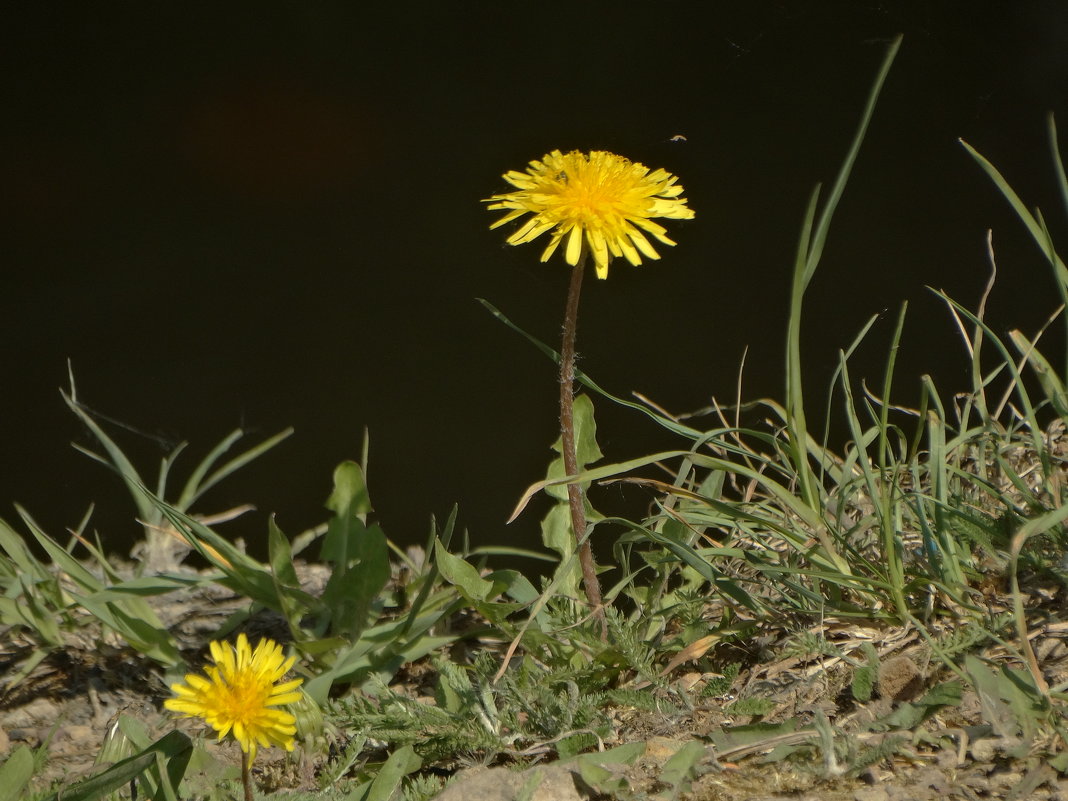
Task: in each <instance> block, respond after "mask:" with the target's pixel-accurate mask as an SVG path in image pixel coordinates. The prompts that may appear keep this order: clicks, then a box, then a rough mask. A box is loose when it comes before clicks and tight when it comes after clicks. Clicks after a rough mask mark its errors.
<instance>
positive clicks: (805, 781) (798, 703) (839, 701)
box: [0, 587, 1068, 801]
mask: <svg viewBox="0 0 1068 801" xmlns="http://www.w3.org/2000/svg"><path fill="white" fill-rule="evenodd" d="M224 596H225V591H224V590H222V589H220V588H218V587H215V588H204V589H201V590H198V591H197V592H196V593H183V594H181V595H180V596H175V597H173V598H172V599H171V600H170V601H169V602H167V605H166V606H164V607H162V608H161V616H162V617H163V619H164V620H166V621H167V622H168V625H173V626H174V631H175V632H176V634H177V635H178V636H179V639H180V641H183V642H185V643H186V644H187V645H188V646H189V647H190V648H191V649H194V648H197V647H202V645H197V643H200V644H202V643H203V642H204V640H205V635H204V632H206V631H217V630H218V625H219V623H220V622H221V620H222V619H223V618H224V617H225V616H226V615H227V614H228V612H229V611H230V609H231V608H232V604H234V603H237V601H238V599H234V598H227V597H224ZM1049 600H1050V603H1057V604H1062V605H1063V601H1064V599H1063V597H1061V596H1060V595H1056V596H1055V597H1051V598H1050V599H1049ZM844 631H845V630H844V629H843V632H844ZM4 636H7V635H4ZM78 636H79V635H76V636H75V637H74V638H72V641H71V643H70V647H69V648H68V649H67V650H66V651H64V652H62V653H54V654H52V655H51V656H49V657H48V658H47V659H46V660H45V661H43V662H42V663H41V664H40V665H38V666H37V667H36V668H35V669H34V670H33V671H32V673H31V674H30V675H29V676H28V677H27V678H25V679H24V680H22V681H20V682H19V683H18V684H16V685H14V686H9V687H8V688H7V690H6V692H5V694H4V695H3V697H2V698H0V758H2V757H3V756H4V755H6V754H8V753H10V751H11V750H12V749H13V748H15V747H17V746H18V745H20V744H26V745H29V746H31V747H33V748H41V747H43V748H44V749H45V750H46V751H47V760H46V762H45V768H44V772H43V774H41V775H42V776H43V777H45V778H47V779H50V780H57V781H62V782H64V783H73V782H75V781H77V780H78V779H80V778H83V777H85V776H88V775H89V774H91V773H92V772H93V771H94V770H95V769H96V768H97V765H96V764H95V763H96V760H97V757H98V754H99V753H100V750H101V745H102V743H103V742H104V740H105V738H106V737H107V735H108V732H109V730H110V729H111V728H112V727H113V726H114V724H115V721H116V719H117V718H118V716H119V715H120V714H126V715H130V716H133V717H135V718H137V719H138V720H140V721H141V722H142V723H143V724H144V726H145V728H146V730H147V731H148V732H149V733H150V735H151V736H153V737H158V736H160V735H161V734H162V733H165V732H166V731H168V730H169V729H171V728H173V727H174V726H175V725H178V726H180V727H181V728H183V729H185V730H187V731H189V732H190V733H194V732H198V731H199V732H202V728H198V725H197V724H198V722H197V721H179V722H177V723H176V722H175V721H174V720H172V719H171V717H170V716H169V715H167V714H166V713H165V712H164V711H163V710H162V701H163V699H164V698H166V697H167V696H168V690H167V688H166V686H165V685H164V683H163V680H162V678H161V677H160V675H159V674H158V672H157V671H156V670H155V669H153V668H152V667H151V666H149V665H147V664H146V663H145V661H144V660H143V659H141V658H140V657H139V656H138V655H137V654H136V653H135V652H133V651H132V650H130V649H128V648H124V647H122V646H120V645H119V644H117V643H116V644H114V645H113V646H108V645H106V644H104V645H101V640H100V638H98V637H96V636H91V634H90V633H89V632H88V631H87V632H86V633H84V634H83V635H80V636H84V641H81V642H79V641H78ZM845 636H846V635H845V634H844V633H843V634H842V638H843V640H842V641H843V642H844V637H845ZM848 636H849V637H852V638H858V637H861V638H865V637H866V638H868V639H869V640H871V641H874V642H875V643H876V645H877V647H878V649H879V652H880V655H881V656H882V665H883V669H882V671H881V673H880V677H879V684H878V687H877V688H876V691H875V692H874V693H873V697H872V700H870V701H869V702H868V703H865V704H860V703H857V702H855V701H854V700H853V699H851V698H849V693H848V692H847V690H846V683H847V675H846V674H845V673H842V672H840V671H837V670H836V668H838V667H840V660H838V662H836V660H835V659H833V658H828V657H826V656H822V657H819V656H816V657H813V656H809V657H805V656H796V655H795V656H791V657H782V658H779V659H775V660H771V661H767V662H764V663H760V664H753V665H750V666H747V667H746V668H745V669H744V670H743V671H742V672H741V673H740V674H739V675H738V677H737V679H736V681H735V686H734V692H735V693H737V692H744V693H747V694H753V693H756V692H759V694H760V695H762V697H766V698H770V699H772V700H773V701H774V702H775V709H774V710H773V711H771V712H770V713H768V714H767V715H765V716H763V720H764V721H766V722H769V723H774V722H775V721H781V720H786V719H788V718H796V719H798V720H801V721H811V720H814V719H815V718H817V717H818V716H825V717H826V719H827V720H829V721H830V722H831V723H832V724H833V727H834V732H835V737H836V738H845V739H846V740H847V741H852V743H853V744H854V745H855V746H856V747H857V748H862V747H871V746H875V745H878V742H879V738H881V737H885V736H887V735H885V734H882V733H873V732H870V731H867V730H866V728H865V726H864V725H863V723H864V722H865V721H867V720H872V719H876V718H881V717H885V716H887V715H888V714H890V713H891V712H892V711H893V710H894V709H895V708H896V707H898V706H900V705H902V704H907V703H909V702H910V701H912V700H914V699H916V698H917V697H918V696H920V695H921V694H922V693H924V692H925V691H926V690H927V689H928V688H930V687H931V686H933V685H934V684H935V683H936V682H937V681H941V680H944V679H945V678H947V677H946V676H945V675H944V674H943V673H942V671H941V670H940V669H939V668H938V667H937V665H936V663H935V662H934V661H933V660H931V659H930V658H929V657H928V656H925V650H924V647H923V643H922V641H921V639H920V638H919V637H917V636H916V635H915V633H913V634H911V635H909V634H907V633H903V632H898V633H895V634H893V635H892V636H888V635H886V634H885V633H883V634H880V633H878V632H875V631H874V630H873V631H865V630H863V629H860V628H858V627H856V626H851V627H849V629H848ZM1064 637H1065V632H1064V631H1063V628H1062V627H1060V626H1059V625H1058V624H1053V623H1051V624H1049V625H1047V626H1046V627H1044V628H1043V629H1042V630H1041V631H1036V634H1035V641H1034V644H1035V646H1036V649H1037V650H1038V651H1039V653H1040V658H1041V659H1042V660H1043V667H1044V669H1046V670H1047V671H1048V673H1049V675H1050V676H1051V677H1053V676H1056V675H1061V676H1063V674H1064V672H1065V670H1064V669H1065V665H1066V664H1068V648H1065V644H1064ZM0 642H2V641H0ZM105 643H106V640H105ZM27 648H28V645H26V644H25V643H21V642H20V641H19V640H18V639H17V638H15V639H11V640H10V641H8V642H6V643H2V644H0V650H2V656H0V663H2V664H3V665H4V667H3V668H2V669H3V670H6V671H8V672H10V671H11V670H12V669H14V666H15V665H17V664H18V662H19V661H20V660H21V659H22V658H24V657H25V656H26V654H27ZM689 667H692V666H688V665H684V664H680V665H679V666H678V667H677V669H676V670H675V672H674V673H673V681H675V682H677V686H679V687H685V688H689V689H695V688H698V687H699V686H700V683H701V682H702V681H705V680H706V679H707V676H708V674H701V673H698V672H693V671H689V672H688V668H689ZM693 697H695V698H697V697H700V696H699V695H696V694H695V695H694V696H693ZM729 700H730V699H729V697H728V698H706V699H705V700H702V701H700V702H699V703H695V704H694V705H693V707H692V708H690V709H686V710H685V711H684V712H682V713H678V712H676V713H674V714H672V715H670V716H668V715H664V714H661V713H654V712H643V711H639V710H633V709H619V710H616V719H617V720H618V730H617V732H616V735H615V742H611V743H606V745H607V746H615V745H620V744H623V743H627V742H643V743H645V744H646V745H645V750H644V753H643V754H642V755H641V756H640V757H639V758H638V759H636V760H633V761H632V762H631V763H629V764H620V765H606V766H605V769H606V770H607V771H608V772H609V773H610V774H613V775H614V776H615V778H622V779H625V784H626V786H629V787H630V790H629V794H622V795H618V796H613V795H609V794H606V793H605V792H604V791H603V786H604V785H600V784H599V785H597V786H592V787H591V785H590V784H589V782H588V781H587V778H588V777H586V778H584V772H583V770H582V769H581V767H580V766H579V765H578V764H577V763H574V762H572V763H567V764H558V763H557V764H554V763H545V764H539V765H534V766H533V767H527V768H526V769H525V770H524V771H516V770H515V769H514V767H506V766H473V767H472V766H469V767H464V768H460V769H458V770H457V771H456V773H455V776H454V777H453V781H452V783H451V784H450V785H449V786H448V787H447V788H446V789H445V790H444V791H443V792H442V794H441V795H440V798H441V799H442V800H443V801H513V799H516V800H518V799H520V798H524V799H528V801H609V799H613V798H616V797H618V798H635V799H640V798H653V797H662V798H666V799H670V798H672V797H673V796H672V793H671V788H668V787H665V786H664V784H663V783H662V782H661V777H662V773H663V770H664V766H665V764H666V763H667V761H668V760H669V759H670V758H671V757H672V756H673V755H674V754H675V753H677V752H678V751H679V749H680V748H682V747H683V746H685V745H686V744H687V743H690V742H694V741H697V742H700V743H702V744H704V745H705V746H706V750H705V756H704V758H703V760H702V762H701V763H700V765H699V770H698V771H697V772H698V773H699V774H700V775H699V776H697V777H696V778H694V779H693V781H692V785H691V786H690V787H689V789H688V790H687V791H686V792H684V793H681V794H679V795H678V796H677V797H678V798H681V799H691V800H692V801H741V800H742V799H748V800H749V801H772V800H773V799H775V800H776V801H786V800H787V799H790V800H791V801H807V800H809V799H811V800H812V801H816V800H817V799H818V801H838V800H839V799H843V800H845V799H848V800H849V801H893V800H895V799H908V800H909V801H923V799H935V798H942V799H949V800H951V801H956V799H961V800H962V801H965V800H966V801H975V799H1038V800H1039V801H1042V800H1043V799H1051V800H1052V799H1065V801H1068V780H1066V779H1064V778H1062V777H1061V776H1060V775H1059V774H1058V773H1057V771H1055V770H1054V769H1053V768H1052V767H1050V766H1049V765H1048V764H1047V762H1046V761H1045V760H1044V759H1043V758H1042V757H1041V756H1040V754H1041V753H1042V751H1043V748H1044V747H1045V746H1048V745H1049V743H1042V742H1036V743H1035V746H1034V748H1032V749H1031V754H1033V755H1028V754H1023V755H1021V754H1020V753H1019V749H1018V748H1017V747H1016V746H1018V745H1019V744H1018V743H1013V742H1009V739H1011V738H1009V737H1007V736H1006V734H1005V733H1004V732H1000V733H999V732H998V731H996V730H994V729H992V728H991V726H990V725H989V720H988V718H989V710H986V711H985V712H984V708H983V699H982V698H980V697H978V696H977V695H976V694H975V693H974V692H971V691H968V690H965V692H964V694H963V696H962V698H961V701H960V703H959V704H958V705H955V706H952V707H946V708H944V709H943V710H941V711H940V712H939V713H938V714H935V715H934V716H932V717H931V718H929V719H928V720H927V721H926V722H925V723H924V724H923V725H922V726H917V727H915V728H914V729H913V730H909V731H904V732H903V734H904V735H905V736H906V737H908V738H910V742H909V743H908V744H907V745H906V746H905V747H903V748H901V749H899V750H898V751H897V753H896V754H894V755H893V756H892V757H889V758H887V759H882V760H879V761H876V762H875V763H874V764H872V765H870V766H869V767H867V768H865V769H863V770H860V771H856V770H853V771H848V770H847V766H845V765H841V764H837V763H836V761H835V760H834V759H833V758H832V759H830V760H828V759H827V758H823V759H822V760H821V759H819V758H815V759H814V758H812V756H811V755H810V756H809V758H807V759H796V758H795V759H789V758H784V759H779V760H777V761H769V755H771V756H772V757H774V754H775V751H774V749H775V748H776V747H781V746H784V745H790V744H797V743H799V742H802V741H811V740H812V734H811V733H810V732H808V733H794V734H792V735H791V734H782V733H769V735H768V737H767V738H766V739H765V740H764V741H759V740H758V741H755V742H748V743H741V744H737V745H733V746H732V745H730V744H725V741H723V740H722V738H719V735H718V732H721V731H722V730H723V729H724V727H725V726H729V725H733V724H738V723H747V722H752V720H754V719H753V718H745V717H743V718H741V719H739V718H737V717H734V718H732V717H731V716H730V715H729V714H727V713H726V712H725V709H726V707H727V705H728V704H729ZM769 732H771V729H769ZM336 734H337V736H338V737H339V738H341V739H344V738H345V736H346V733H345V732H338V733H336ZM898 734H902V732H898ZM717 738H719V739H717ZM840 741H841V740H839V742H840ZM1010 752H1014V755H1013V756H1010ZM218 753H220V754H222V755H223V757H222V758H228V759H229V760H231V761H233V762H234V764H236V758H237V757H236V752H235V750H234V748H233V746H232V745H231V744H223V745H222V746H220V747H219V749H218ZM812 753H814V754H818V753H819V751H818V749H814V750H813V752H812ZM824 753H826V752H824ZM320 764H322V757H321V756H318V755H304V756H303V757H300V756H297V757H289V758H288V761H287V758H286V757H285V755H284V754H281V753H279V752H278V751H277V749H270V750H268V751H266V752H264V753H263V756H262V757H261V758H259V759H257V763H256V766H255V769H256V771H257V778H258V781H259V783H260V788H261V793H263V794H264V795H275V794H277V795H278V796H279V797H284V796H285V794H286V793H288V792H290V791H291V790H299V789H303V790H314V789H315V788H316V787H317V783H316V771H317V768H318V767H319V765H320ZM535 787H537V788H538V789H533V788H535ZM531 792H533V795H530V793H531ZM659 794H662V795H659Z"/></svg>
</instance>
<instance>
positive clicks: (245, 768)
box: [241, 751, 253, 801]
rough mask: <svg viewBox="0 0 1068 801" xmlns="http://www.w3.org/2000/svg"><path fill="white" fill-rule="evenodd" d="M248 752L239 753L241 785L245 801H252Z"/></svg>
mask: <svg viewBox="0 0 1068 801" xmlns="http://www.w3.org/2000/svg"><path fill="white" fill-rule="evenodd" d="M250 761H251V760H250V759H249V758H248V752H247V751H242V752H241V783H242V784H243V785H245V801H253V799H252V777H251V776H250V775H249V768H250V765H249V762H250Z"/></svg>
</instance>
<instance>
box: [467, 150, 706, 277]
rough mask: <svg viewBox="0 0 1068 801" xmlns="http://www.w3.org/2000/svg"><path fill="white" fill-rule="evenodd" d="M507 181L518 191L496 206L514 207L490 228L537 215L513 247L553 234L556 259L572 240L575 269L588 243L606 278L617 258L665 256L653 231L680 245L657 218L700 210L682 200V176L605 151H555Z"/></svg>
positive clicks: (569, 255)
mask: <svg viewBox="0 0 1068 801" xmlns="http://www.w3.org/2000/svg"><path fill="white" fill-rule="evenodd" d="M504 180H506V181H507V182H508V183H510V184H511V185H512V186H514V187H515V188H516V190H517V191H515V192H508V193H507V194H502V195H494V196H493V197H491V198H487V199H486V201H485V202H487V203H492V205H490V206H487V208H488V209H490V210H497V209H501V210H506V211H507V212H508V213H507V214H505V215H504V216H503V217H502V218H501V219H499V220H497V222H495V223H494V224H493V225H491V226H490V228H497V227H498V226H501V225H504V224H505V223H508V222H511V221H512V220H515V219H518V218H519V217H522V216H523V215H524V214H532V215H533V216H532V217H531V218H530V219H528V220H526V222H524V223H523V225H521V226H520V227H519V229H518V230H517V231H516V232H515V233H513V234H512V235H511V236H510V237H508V244H509V245H521V244H523V243H525V242H532V241H533V240H535V239H537V238H538V237H539V236H541V235H542V234H544V233H545V232H546V231H552V239H551V240H550V241H549V245H548V247H546V248H545V251H544V252H543V253H542V254H541V260H542V261H548V259H549V257H550V256H552V254H553V253H554V252H555V251H556V248H557V247H558V246H559V245H560V242H561V241H563V240H564V239H565V238H566V240H567V243H566V245H565V248H564V258H565V260H566V261H567V263H568V264H570V265H572V266H575V265H577V264H578V262H579V256H580V254H581V252H582V247H583V241H584V240H585V243H586V246H587V247H588V248H589V252H590V253H591V254H592V255H593V261H594V265H595V266H596V268H597V277H598V278H607V277H608V262H609V261H610V260H611V259H612V258H613V257H618V256H625V257H626V259H627V261H629V262H630V263H631V264H635V265H637V264H641V257H642V256H645V257H647V258H650V259H659V258H660V256H659V254H658V253H657V252H656V251H655V250H653V246H652V245H651V244H650V242H649V240H648V239H647V238H646V236H645V234H646V233H648V234H652V235H653V237H655V238H656V239H657V240H658V241H660V242H663V243H664V244H665V245H674V244H675V243H674V242H673V241H672V240H670V239H668V237H667V229H665V228H664V227H663V226H662V225H659V224H657V223H655V222H653V221H652V219H651V218H653V217H667V218H670V219H675V220H689V219H692V218H693V210H692V209H690V208H688V207H687V206H686V198H684V197H681V195H682V191H683V190H682V186H681V185H680V184H679V183H678V178H676V177H675V176H674V175H672V174H671V173H669V172H667V171H666V170H654V171H650V170H649V168H648V167H646V166H645V165H643V164H638V163H637V162H633V161H630V160H629V159H625V158H623V157H622V156H617V155H616V154H615V153H609V152H607V151H604V150H594V151H591V152H590V153H589V154H588V155H587V154H586V153H580V152H579V151H577V150H573V151H571V152H570V153H567V154H563V153H561V152H560V151H559V150H554V151H553V152H552V153H549V154H548V155H547V156H544V157H542V160H541V161H532V162H530V166H529V167H528V168H527V170H526V172H518V171H516V170H512V171H510V172H507V173H505V175H504ZM643 231H644V232H645V233H643Z"/></svg>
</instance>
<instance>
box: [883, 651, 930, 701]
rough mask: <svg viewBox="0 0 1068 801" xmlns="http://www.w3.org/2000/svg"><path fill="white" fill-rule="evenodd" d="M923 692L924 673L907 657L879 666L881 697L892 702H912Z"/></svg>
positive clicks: (897, 657) (890, 660) (896, 658)
mask: <svg viewBox="0 0 1068 801" xmlns="http://www.w3.org/2000/svg"><path fill="white" fill-rule="evenodd" d="M922 691H923V673H921V672H920V669H919V668H918V667H916V663H915V662H913V661H912V660H911V659H909V658H908V657H907V656H896V657H894V658H893V659H888V660H887V661H886V662H884V663H883V664H882V665H880V666H879V695H881V696H882V697H883V698H889V699H890V700H892V701H911V700H912V699H913V698H916V697H917V696H919V694H920V693H921V692H922Z"/></svg>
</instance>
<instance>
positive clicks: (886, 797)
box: [853, 787, 890, 801]
mask: <svg viewBox="0 0 1068 801" xmlns="http://www.w3.org/2000/svg"><path fill="white" fill-rule="evenodd" d="M853 801H890V794H889V793H888V792H886V788H885V787H861V788H860V789H859V790H854V791H853Z"/></svg>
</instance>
